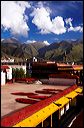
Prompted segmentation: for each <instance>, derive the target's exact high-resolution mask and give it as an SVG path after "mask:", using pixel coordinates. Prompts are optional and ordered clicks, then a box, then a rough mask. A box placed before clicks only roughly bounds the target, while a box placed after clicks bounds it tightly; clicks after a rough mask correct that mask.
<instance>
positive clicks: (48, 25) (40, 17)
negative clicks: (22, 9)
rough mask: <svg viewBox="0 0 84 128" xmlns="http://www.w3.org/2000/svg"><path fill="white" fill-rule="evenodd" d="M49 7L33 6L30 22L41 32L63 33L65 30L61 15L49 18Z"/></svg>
mask: <svg viewBox="0 0 84 128" xmlns="http://www.w3.org/2000/svg"><path fill="white" fill-rule="evenodd" d="M50 13H51V11H50V9H49V8H44V7H40V8H34V11H33V12H32V14H31V16H33V20H32V23H33V24H35V25H36V26H37V27H38V29H39V30H40V33H41V34H47V33H54V34H58V35H59V34H63V33H65V32H66V28H65V27H64V21H63V18H62V17H61V16H57V17H55V18H54V19H52V20H51V18H50Z"/></svg>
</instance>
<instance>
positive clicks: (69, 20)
mask: <svg viewBox="0 0 84 128" xmlns="http://www.w3.org/2000/svg"><path fill="white" fill-rule="evenodd" d="M72 20H73V19H71V18H68V19H65V22H66V24H69V25H70V27H72V23H71V22H72Z"/></svg>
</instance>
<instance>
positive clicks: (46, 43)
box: [25, 40, 50, 45]
mask: <svg viewBox="0 0 84 128" xmlns="http://www.w3.org/2000/svg"><path fill="white" fill-rule="evenodd" d="M35 42H37V43H42V41H41V42H39V41H36V40H27V41H26V42H25V43H26V44H31V43H35ZM43 43H44V44H45V45H50V44H49V43H48V41H43Z"/></svg>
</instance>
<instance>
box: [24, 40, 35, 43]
mask: <svg viewBox="0 0 84 128" xmlns="http://www.w3.org/2000/svg"><path fill="white" fill-rule="evenodd" d="M35 42H36V41H35V40H27V41H26V42H25V43H26V44H29V43H35Z"/></svg>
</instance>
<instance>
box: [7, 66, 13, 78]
mask: <svg viewBox="0 0 84 128" xmlns="http://www.w3.org/2000/svg"><path fill="white" fill-rule="evenodd" d="M9 68H10V69H7V79H8V80H11V79H12V68H11V66H9Z"/></svg>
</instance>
